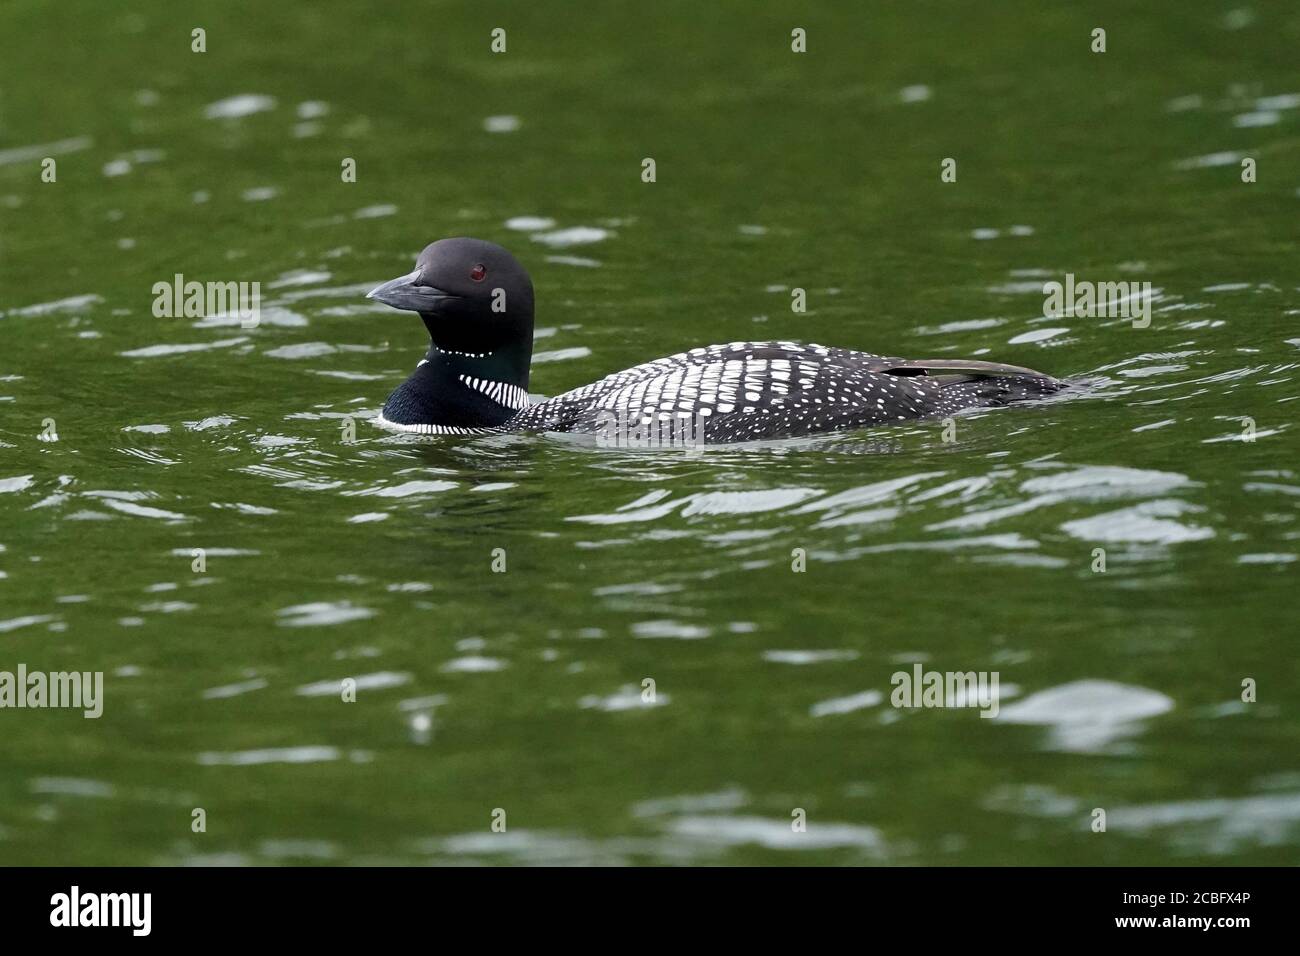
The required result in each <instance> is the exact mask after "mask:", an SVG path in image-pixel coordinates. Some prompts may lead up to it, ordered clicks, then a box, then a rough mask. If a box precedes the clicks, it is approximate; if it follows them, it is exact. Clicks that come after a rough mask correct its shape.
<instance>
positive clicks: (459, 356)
mask: <svg viewBox="0 0 1300 956" xmlns="http://www.w3.org/2000/svg"><path fill="white" fill-rule="evenodd" d="M531 360H532V342H527V343H524V344H522V345H510V346H506V347H499V348H496V349H493V350H492V351H489V352H468V351H462V350H460V349H452V348H448V347H446V346H441V345H439V344H437V343H436V342H435V343H432V344H431V345H430V346H429V351H428V353H427V354H426V355H425V357H424V358H423V359H421V360H420V364H419V365H418V366H416V369H415V371H414V372H412V373H411V375H410V377H409V378H407V380H406V381H405V382H403V383H402V384H401V385H399V386H398V387H397V389H396V390H395V391H394V392H393V393H392V394H391V395H390V396H388V401H387V402H386V403H385V404H384V411H383V416H384V418H385V419H386V420H387V421H388V422H389V423H391V424H394V425H403V426H412V430H419V431H428V432H431V433H438V432H443V431H445V432H452V433H455V432H463V431H472V430H474V429H478V428H494V427H496V426H499V425H501V424H503V423H504V422H506V421H507V420H508V419H509V418H511V417H512V416H513V415H514V414H515V413H516V412H517V411H518V410H519V409H520V408H522V407H523V406H524V405H526V404H527V395H528V369H529V364H530V362H531Z"/></svg>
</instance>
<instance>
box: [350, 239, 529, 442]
mask: <svg viewBox="0 0 1300 956" xmlns="http://www.w3.org/2000/svg"><path fill="white" fill-rule="evenodd" d="M367 298H371V299H378V300H379V301H380V302H383V303H385V304H387V305H391V306H392V307H393V308H395V309H405V310H408V311H410V312H418V313H419V315H420V318H421V319H422V320H423V321H424V325H425V328H427V329H428V330H429V338H430V340H431V344H430V347H429V351H428V353H427V354H426V355H425V358H424V360H423V361H422V362H420V364H419V365H418V366H417V367H416V369H415V371H414V372H413V373H412V374H411V376H410V378H408V379H407V380H406V381H405V382H403V383H402V384H401V385H400V386H399V387H398V388H397V390H396V391H394V392H393V394H391V395H390V396H388V401H387V403H386V404H385V405H384V411H383V418H384V419H385V420H387V421H388V423H390V424H396V425H400V426H403V427H410V428H414V429H417V430H423V431H434V432H437V431H451V432H457V431H464V430H466V429H475V428H483V427H494V426H497V425H500V424H501V423H502V422H504V421H506V420H507V419H509V418H510V416H511V415H513V414H514V413H515V411H517V410H518V409H519V408H521V407H523V406H524V405H526V404H527V402H528V371H529V366H530V365H531V364H532V358H533V283H532V280H531V279H529V278H528V272H527V270H525V269H524V267H523V266H522V265H520V264H519V261H518V260H517V259H516V258H515V257H514V256H512V255H511V254H510V253H509V252H507V251H506V250H505V249H502V248H501V247H500V246H498V245H495V244H494V243H491V242H484V241H483V240H482V239H465V238H458V239H440V240H438V241H437V242H434V243H431V244H429V245H427V246H425V247H424V251H423V252H421V253H420V255H419V258H417V259H416V261H415V269H414V270H413V271H411V272H409V273H407V274H406V275H404V276H399V277H398V278H396V279H393V280H391V281H390V282H385V283H384V284H383V285H381V286H379V287H378V288H376V289H372V290H371V291H370V293H369V294H368V295H367Z"/></svg>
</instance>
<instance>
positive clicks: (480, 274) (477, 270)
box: [469, 262, 487, 282]
mask: <svg viewBox="0 0 1300 956" xmlns="http://www.w3.org/2000/svg"><path fill="white" fill-rule="evenodd" d="M486 275H487V269H486V267H484V265H483V263H481V262H480V263H479V264H478V265H476V266H475V267H474V268H473V269H470V270H469V277H470V278H471V279H473V280H474V281H475V282H482V281H483V278H484V277H485V276H486Z"/></svg>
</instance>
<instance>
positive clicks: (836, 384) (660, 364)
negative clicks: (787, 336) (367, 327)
mask: <svg viewBox="0 0 1300 956" xmlns="http://www.w3.org/2000/svg"><path fill="white" fill-rule="evenodd" d="M369 297H370V298H374V299H378V300H379V301H381V302H384V303H386V304H388V305H391V306H393V307H395V308H398V309H407V310H410V311H413V312H418V313H419V314H420V318H421V319H422V320H423V321H424V324H425V327H426V328H427V329H428V331H429V338H430V340H431V344H430V347H429V351H428V353H427V354H426V355H425V357H424V359H423V360H421V362H420V363H419V365H418V366H417V367H416V370H415V372H414V373H413V374H412V375H411V376H410V378H408V379H407V380H406V381H405V382H403V383H402V384H401V385H400V386H399V387H398V388H397V389H396V390H395V391H394V392H393V394H392V395H390V396H389V398H388V401H387V403H385V405H384V410H383V413H382V414H381V416H380V419H379V423H380V424H382V425H386V426H388V427H390V428H394V429H397V430H400V431H408V432H416V433H420V434H429V435H444V434H452V435H469V434H487V433H492V432H529V431H531V432H540V431H558V432H576V433H585V434H597V435H599V434H601V433H602V432H607V431H608V429H610V428H611V426H613V427H617V428H621V429H623V430H624V431H625V432H626V431H627V430H629V429H631V430H636V429H637V428H638V427H641V428H647V427H652V426H656V425H658V426H660V427H665V426H666V427H669V428H671V427H672V426H673V423H675V422H683V423H684V422H689V423H690V424H691V425H692V427H694V428H696V429H698V431H696V432H694V434H695V435H697V436H699V435H701V434H702V439H703V442H704V443H705V444H721V443H725V442H738V441H757V440H762V439H773V438H791V437H797V436H803V435H814V434H821V433H824V432H832V431H841V430H844V429H850V428H862V427H867V426H872V425H884V424H888V423H891V422H899V421H906V420H908V419H917V418H927V417H942V416H946V415H951V414H953V413H954V412H957V411H960V410H962V409H965V408H976V407H991V406H997V405H1006V404H1009V403H1011V402H1017V401H1026V400H1030V399H1034V398H1041V397H1043V396H1045V395H1050V394H1052V393H1054V392H1056V391H1059V390H1060V389H1061V388H1062V387H1063V385H1062V383H1061V382H1059V381H1057V380H1056V379H1054V378H1052V377H1051V376H1048V375H1044V374H1043V373H1042V372H1035V371H1033V370H1032V369H1027V368H1020V367H1019V366H1015V365H1000V364H997V363H993V362H979V361H956V360H952V359H921V360H908V359H902V358H897V357H892V356H882V355H872V354H869V353H866V352H856V351H853V350H850V349H842V348H828V347H826V346H821V345H800V344H798V343H795V342H786V341H779V342H732V343H729V344H726V345H710V346H706V347H703V348H695V349H691V350H690V351H687V352H681V353H678V354H677V355H670V356H668V357H666V358H661V359H656V360H655V361H653V362H647V363H645V364H644V365H637V366H635V367H633V368H630V369H626V370H624V371H622V372H616V373H614V374H613V375H608V376H606V377H605V378H603V379H601V380H600V381H598V382H593V383H592V384H590V385H584V386H582V387H581V388H576V389H573V390H572V391H568V392H565V393H563V394H561V395H557V396H556V397H554V398H551V399H548V400H546V401H543V402H539V403H537V404H531V405H530V404H529V400H528V373H529V365H530V363H531V360H532V345H533V286H532V281H531V280H530V279H529V278H528V273H527V272H526V271H525V270H524V268H523V267H522V266H521V265H520V264H519V263H518V262H517V261H516V260H515V258H514V257H513V256H512V255H511V254H510V253H509V252H507V251H506V250H505V249H503V248H501V247H500V246H497V245H494V244H492V243H490V242H484V241H482V240H479V239H443V240H440V241H438V242H435V243H433V244H431V245H429V246H427V247H425V249H424V251H423V252H421V253H420V256H419V259H418V260H417V261H416V267H415V270H414V271H413V272H411V273H410V274H408V275H405V276H401V277H400V278H397V279H393V280H392V281H391V282H386V283H384V284H383V285H381V286H379V287H378V288H377V289H375V290H373V291H372V292H370V294H369Z"/></svg>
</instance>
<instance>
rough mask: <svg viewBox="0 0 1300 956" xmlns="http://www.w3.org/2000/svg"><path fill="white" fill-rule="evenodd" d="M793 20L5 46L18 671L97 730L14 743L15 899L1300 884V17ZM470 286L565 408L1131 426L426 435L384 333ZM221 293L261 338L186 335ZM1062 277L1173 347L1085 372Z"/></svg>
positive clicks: (1096, 362)
mask: <svg viewBox="0 0 1300 956" xmlns="http://www.w3.org/2000/svg"><path fill="white" fill-rule="evenodd" d="M792 6H793V5H787V4H776V3H752V2H746V3H740V2H734V3H730V2H729V3H710V4H700V3H681V2H661V3H655V4H646V5H632V4H618V5H614V4H599V3H595V2H590V3H588V2H582V3H577V2H568V3H564V4H547V5H543V4H523V3H519V4H505V3H488V4H484V3H469V2H457V3H438V4H427V3H426V4H398V3H388V4H382V5H380V4H373V5H367V4H357V3H344V2H315V3H311V4H270V3H263V2H257V3H253V2H246V3H228V4H224V5H222V6H220V7H219V8H208V9H196V10H193V11H189V10H186V9H185V8H184V6H183V5H178V4H175V3H172V2H164V0H149V2H136V3H131V4H121V5H119V4H103V3H98V2H91V0H80V2H64V3H59V4H50V3H46V2H37V0H9V2H8V3H6V4H5V5H4V7H3V9H2V10H0V62H3V64H4V68H3V72H2V73H0V269H2V270H3V271H2V272H0V671H13V670H15V669H16V668H17V666H18V664H20V663H23V664H25V665H26V666H27V667H28V668H29V669H32V670H45V671H57V670H74V669H75V670H79V671H102V672H104V700H103V706H104V712H103V716H102V717H101V718H99V719H98V720H90V719H85V718H83V717H82V715H81V713H80V712H77V711H72V710H55V709H45V710H29V709H25V710H16V709H3V710H0V863H9V864H33V863H89V864H107V863H178V862H186V863H223V862H231V863H255V864H256V863H279V862H335V863H380V862H396V863H424V862H438V863H449V862H489V863H514V862H552V863H567V862H601V863H616V862H644V863H691V862H697V863H889V864H894V863H900V864H915V863H940V864H983V863H994V864H1009V863H1040V864H1044V863H1046V864H1104V863H1124V864H1139V863H1156V864H1160V863H1175V862H1193V863H1225V862H1228V863H1236V862H1249V863H1294V862H1296V860H1297V858H1298V854H1297V850H1298V849H1300V746H1298V744H1300V717H1298V716H1297V713H1296V709H1295V705H1296V701H1297V699H1298V698H1300V670H1298V669H1297V667H1296V665H1295V663H1294V653H1293V643H1294V639H1295V633H1296V627H1295V622H1296V616H1297V615H1296V611H1297V603H1298V602H1297V599H1296V567H1297V566H1296V562H1295V558H1296V552H1297V538H1298V536H1300V525H1298V524H1297V506H1298V505H1300V476H1298V475H1297V473H1296V469H1297V456H1296V450H1297V444H1296V442H1295V439H1294V434H1295V433H1294V428H1295V411H1296V407H1297V406H1296V405H1295V404H1294V403H1295V401H1296V399H1297V397H1300V389H1298V388H1297V381H1298V377H1297V357H1298V352H1297V349H1298V348H1300V322H1298V318H1300V289H1298V288H1297V273H1296V256H1295V252H1296V239H1297V233H1296V222H1297V211H1298V209H1300V174H1298V173H1297V169H1296V157H1297V151H1298V148H1300V77H1297V75H1296V71H1295V63H1296V55H1295V51H1296V48H1297V42H1298V41H1300V13H1297V11H1296V9H1295V6H1294V4H1290V3H1282V2H1278V3H1261V2H1255V0H1243V2H1241V3H1225V4H1218V3H1191V4H1189V3H1185V2H1180V3H1173V2H1169V3H1149V4H1143V5H1141V9H1132V5H1130V4H1120V3H1111V4H1101V5H1098V6H1097V7H1096V8H1095V9H1093V10H1087V9H1085V6H1086V5H1083V4H1069V5H1066V4H1043V3H1032V2H1024V3H998V4H979V5H974V4H970V5H967V4H952V5H943V4H932V3H912V4H871V5H867V4H857V3H853V4H849V3H844V4H830V3H826V4H820V5H813V4H809V5H806V6H807V9H798V10H793V9H791V7H792ZM196 26H202V27H203V28H204V29H206V31H207V34H206V43H207V52H205V53H195V52H192V51H191V48H190V44H191V35H190V31H191V30H192V29H193V28H194V27H196ZM498 26H501V27H505V28H506V30H507V37H508V40H507V52H506V53H504V54H493V53H491V52H490V50H489V43H490V36H489V33H490V31H491V29H492V28H494V27H498ZM1097 26H1103V27H1105V28H1106V29H1107V51H1106V52H1105V53H1093V52H1091V51H1090V49H1089V45H1090V42H1091V41H1090V32H1091V31H1092V29H1093V28H1094V27H1097ZM794 27H802V28H804V29H805V30H806V31H807V37H808V41H807V43H808V52H807V53H805V54H796V53H793V52H791V49H790V31H791V30H792V29H793V28H794ZM235 97H241V99H234V100H232V98H235ZM213 104H224V105H218V106H216V107H213ZM304 104H305V105H304ZM208 112H212V113H216V114H218V115H213V116H209V115H207V114H208ZM220 114H239V115H220ZM489 117H515V118H516V119H514V120H503V119H496V120H492V121H490V122H488V118H489ZM487 126H495V127H496V128H497V129H498V131H489V129H488V128H487ZM502 127H504V129H502ZM47 156H48V157H50V158H53V159H55V160H56V162H57V167H56V169H57V179H56V181H55V182H42V180H41V160H42V159H43V158H45V157H47ZM646 157H651V158H653V159H655V161H656V173H657V176H656V182H654V183H644V182H642V181H641V168H642V167H641V163H642V160H643V159H644V158H646ZM946 157H952V158H955V159H956V160H957V180H956V182H952V183H945V182H942V181H941V178H940V163H941V161H942V160H943V159H944V158H946ZM1207 157H1208V158H1207ZM347 158H351V159H354V160H355V163H356V170H357V176H356V182H354V183H349V182H344V181H342V177H341V164H342V162H343V161H344V160H345V159H347ZM1242 158H1251V159H1254V160H1255V162H1256V164H1257V182H1254V183H1243V182H1242V176H1241V174H1242V170H1241V166H1240V160H1241V159H1242ZM520 217H532V218H533V219H535V220H550V221H551V222H549V223H548V222H544V221H543V222H532V223H529V222H528V221H526V220H525V221H524V222H522V223H521V222H519V221H518V220H519V219H520ZM512 220H513V222H512ZM507 223H510V225H507ZM521 226H522V227H523V228H520V227H521ZM578 227H585V229H586V231H585V232H584V233H580V234H577V237H578V238H584V237H585V238H587V239H592V240H594V241H589V242H583V243H577V244H572V245H565V244H564V241H565V237H566V236H569V237H570V238H572V237H573V236H574V235H575V234H573V233H567V232H566V230H571V229H576V228H578ZM557 233H558V234H559V235H558V237H557V235H556V234H557ZM448 235H474V236H479V237H482V238H486V239H491V240H494V241H497V242H501V243H503V244H505V245H507V246H508V247H510V248H511V249H512V250H513V251H514V252H515V253H516V254H517V255H518V256H519V258H520V259H521V260H522V261H523V262H524V263H525V265H526V266H527V267H528V268H529V270H530V271H531V273H532V275H533V279H534V283H535V285H536V288H537V290H538V325H539V335H540V336H541V337H540V338H539V340H538V342H537V346H536V348H537V351H538V353H540V354H539V361H538V364H536V365H535V367H534V370H533V378H532V389H533V391H534V392H536V393H539V394H555V393H558V392H560V391H562V390H564V389H567V388H571V387H574V386H577V385H581V384H583V383H586V382H588V381H591V380H594V379H596V378H598V377H600V376H602V375H604V374H606V373H607V372H610V371H614V370H617V369H621V368H624V367H627V366H630V365H634V364H637V363H639V362H642V361H645V360H648V359H652V358H656V357H659V356H661V355H666V354H669V353H671V352H674V351H677V350H680V349H684V348H689V347H692V346H695V345H702V344H708V343H714V342H727V341H732V340H743V339H796V340H801V341H812V342H820V343H823V344H826V345H841V346H847V347H853V348H860V349H864V350H868V351H879V352H884V353H888V354H895V355H903V356H915V357H922V356H926V357H984V358H990V359H993V360H998V361H1004V362H1013V363H1017V364H1022V365H1029V366H1032V367H1036V368H1041V369H1043V370H1044V371H1047V372H1050V373H1053V374H1056V375H1058V376H1062V377H1067V378H1070V379H1071V380H1073V381H1076V382H1079V383H1080V385H1079V387H1078V388H1077V389H1076V390H1074V391H1073V392H1072V393H1071V394H1070V395H1069V396H1068V397H1067V398H1066V399H1064V400H1058V401H1052V402H1048V403H1042V404H1037V405H1031V406H1022V407H1019V408H1013V409H1006V410H999V411H997V412H992V413H985V414H980V415H975V416H969V417H962V418H960V419H958V420H957V423H956V435H955V440H954V441H945V435H944V434H943V425H942V424H941V423H938V422H933V423H921V424H913V425H909V426H907V427H903V428H895V429H886V430H882V431H876V432H874V433H867V434H862V435H858V436H849V437H844V438H836V439H832V440H822V441H815V442H803V443H799V444H795V445H790V446H781V445H775V446H768V447H762V448H731V449H716V450H709V451H708V452H706V453H702V454H684V453H680V452H675V453H674V452H661V453H645V452H643V453H633V452H627V451H615V450H610V449H597V448H593V447H590V446H589V445H584V444H581V443H578V442H575V441H572V440H566V439H563V438H559V437H531V436H508V437H489V438H482V439H418V440H417V439H410V438H406V437H401V436H392V435H388V434H386V433H384V432H381V431H379V430H377V429H376V428H374V427H373V426H371V425H370V424H368V419H369V418H371V417H373V415H374V413H375V412H376V411H377V410H378V409H379V407H380V406H381V405H382V403H383V400H384V398H385V396H386V395H387V394H388V392H389V391H390V390H391V389H392V388H393V387H394V386H395V385H396V384H397V383H398V382H399V381H400V380H401V379H402V378H403V377H404V376H405V375H407V374H408V373H409V371H410V370H411V368H412V367H413V366H414V364H415V361H416V360H417V359H418V358H419V357H420V355H421V354H422V351H423V349H424V348H425V340H424V334H423V330H422V329H421V328H420V326H419V324H418V322H417V321H416V320H415V318H414V317H413V316H411V315H409V314H400V313H397V312H393V311H391V310H386V309H384V308H383V307H382V306H378V305H376V304H375V303H372V302H367V301H366V300H365V299H364V297H363V296H364V292H365V291H366V290H367V289H368V288H370V287H371V286H373V285H375V284H377V283H378V282H380V281H382V280H385V279H388V278H390V277H392V276H395V275H399V274H401V273H403V272H406V271H408V270H409V269H410V267H411V263H412V261H413V258H414V256H415V254H416V253H417V252H418V251H419V249H420V248H421V247H422V246H423V245H424V244H426V243H427V242H429V241H432V240H433V239H435V238H439V237H442V236H448ZM539 237H540V238H539ZM176 273H182V274H183V275H184V276H185V277H186V278H188V279H196V280H199V281H208V280H212V281H247V282H253V281H257V282H261V283H262V294H263V303H262V309H263V311H262V316H261V324H260V325H259V326H258V327H256V328H252V329H243V328H241V327H240V326H239V325H238V323H237V322H234V321H232V320H229V319H221V318H220V317H217V318H212V317H209V318H206V319H195V318H161V319H160V318H156V317H155V316H154V314H153V310H152V305H153V300H154V294H153V292H152V286H153V284H154V283H155V282H160V281H164V282H165V281H170V280H171V278H172V276H173V275H174V274H176ZM1066 273H1073V274H1075V275H1076V276H1077V277H1079V278H1081V279H1091V280H1095V281H1120V280H1124V281H1134V282H1150V283H1151V285H1152V287H1153V289H1154V290H1156V291H1155V299H1154V303H1153V308H1152V314H1151V324H1150V327H1149V328H1145V329H1140V328H1134V327H1133V325H1132V324H1131V323H1130V322H1128V321H1127V320H1124V319H1118V318H1083V317H1073V316H1072V317H1068V318H1053V319H1047V318H1045V317H1044V315H1043V294H1042V291H1041V290H1042V284H1043V283H1044V282H1045V281H1049V280H1062V279H1063V278H1064V276H1065V274H1066ZM795 287H798V288H803V289H805V290H806V291H807V297H808V311H807V312H806V313H804V314H796V313H794V312H792V310H791V306H790V303H791V298H790V292H789V289H791V288H795ZM183 345H184V346H193V348H192V349H190V350H185V351H179V350H176V349H175V348H173V347H175V346H183ZM349 418H351V419H352V420H353V421H354V422H355V427H356V440H355V442H350V443H349V442H346V441H344V437H345V425H346V424H347V421H348V419H349ZM1244 419H1250V420H1251V421H1252V422H1253V425H1254V435H1253V437H1254V440H1253V441H1247V440H1244V439H1246V438H1248V437H1250V434H1249V431H1248V425H1249V423H1248V422H1245V421H1244ZM47 420H52V422H47ZM142 426H147V427H144V428H142ZM53 434H57V441H55V440H50V439H51V438H52V437H53ZM947 437H952V436H947ZM194 549H204V555H205V561H206V566H205V567H203V568H201V569H200V570H194V567H195V558H194V557H193V552H194ZM796 549H802V554H804V555H806V570H803V571H801V572H797V571H794V570H792V566H793V565H794V564H795V563H796V562H797V561H798V556H797V553H796ZM1096 549H1102V550H1103V551H1104V555H1100V556H1099V555H1098V554H1097V552H1096ZM1100 559H1104V561H1105V570H1104V571H1100V570H1096V568H1097V567H1098V566H1099V565H1098V561H1099V560H1100ZM494 561H495V562H496V563H497V566H498V567H500V565H501V562H503V561H504V566H505V570H504V572H503V573H502V572H497V571H494V570H493V564H494ZM915 663H920V664H922V665H923V667H924V668H925V669H927V670H935V671H990V672H997V674H998V675H999V678H1000V686H1001V699H1000V713H999V715H998V717H997V718H994V719H984V718H981V717H980V716H979V710H978V709H975V708H971V707H965V708H957V707H951V708H930V709H925V708H919V709H902V708H896V707H894V706H892V705H891V702H890V692H891V690H892V687H891V677H892V675H894V674H895V673H897V672H900V671H905V672H911V669H912V667H913V665H914V664H915ZM345 678H353V679H355V680H356V681H357V686H358V689H357V691H356V700H355V702H344V701H343V700H342V699H341V697H342V694H341V693H340V692H339V691H338V689H337V688H338V687H339V686H340V685H339V682H341V681H342V680H343V679H345ZM647 679H650V680H653V681H654V693H655V697H654V700H653V702H652V703H647V702H646V701H644V700H643V695H642V687H643V681H645V680H647ZM1246 679H1251V680H1253V681H1255V682H1257V699H1256V700H1254V701H1253V702H1243V700H1242V693H1243V691H1242V682H1243V680H1246ZM196 808H202V809H203V810H204V811H205V814H206V831H205V832H194V829H193V828H192V820H193V812H194V810H195V809H196ZM498 808H500V809H502V810H504V811H505V815H506V831H505V832H504V833H495V832H493V831H492V828H491V826H492V822H493V814H494V811H495V810H497V809H498ZM1097 808H1100V809H1103V810H1105V811H1106V831H1105V832H1104V833H1097V832H1093V824H1094V819H1095V815H1094V810H1095V809H1097ZM798 810H802V811H804V813H805V814H806V821H807V826H806V830H804V831H803V832H797V830H796V828H793V827H792V820H797V811H798ZM792 815H795V816H792ZM498 817H499V815H498Z"/></svg>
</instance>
